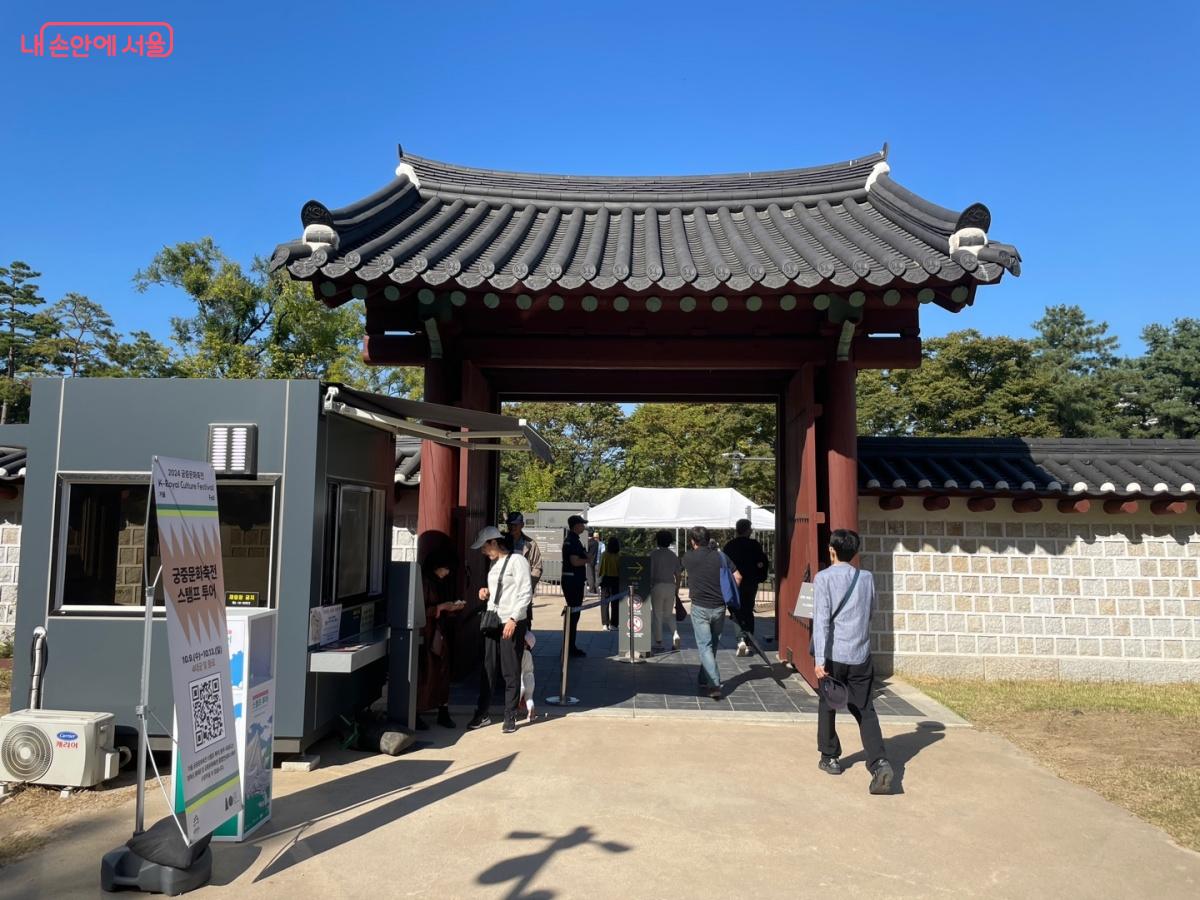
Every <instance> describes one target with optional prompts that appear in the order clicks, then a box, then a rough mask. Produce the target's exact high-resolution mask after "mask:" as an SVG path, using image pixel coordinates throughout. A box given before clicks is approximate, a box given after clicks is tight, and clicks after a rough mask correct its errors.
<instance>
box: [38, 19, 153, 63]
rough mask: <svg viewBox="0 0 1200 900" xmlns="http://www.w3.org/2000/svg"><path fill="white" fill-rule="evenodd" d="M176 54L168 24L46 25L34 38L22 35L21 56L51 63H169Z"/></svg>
mask: <svg viewBox="0 0 1200 900" xmlns="http://www.w3.org/2000/svg"><path fill="white" fill-rule="evenodd" d="M174 52H175V29H174V28H172V27H171V25H170V23H168V22H43V23H42V27H41V28H39V29H38V30H37V31H36V32H35V33H34V34H31V35H26V34H24V33H22V35H21V53H23V54H28V55H30V56H42V57H49V58H50V59H88V58H89V57H93V56H103V57H116V56H120V57H126V56H130V57H142V58H144V59H166V58H167V57H168V56H170V55H171V54H172V53H174Z"/></svg>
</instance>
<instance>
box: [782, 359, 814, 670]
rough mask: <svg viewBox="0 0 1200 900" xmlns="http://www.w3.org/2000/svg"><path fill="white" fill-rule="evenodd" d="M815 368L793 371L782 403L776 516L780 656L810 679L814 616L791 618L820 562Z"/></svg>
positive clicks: (808, 367)
mask: <svg viewBox="0 0 1200 900" xmlns="http://www.w3.org/2000/svg"><path fill="white" fill-rule="evenodd" d="M813 390H814V388H813V369H812V367H811V366H805V367H804V368H803V369H802V370H801V371H799V372H797V373H796V374H795V375H794V376H792V379H791V381H790V382H789V384H788V387H787V390H786V392H785V393H784V396H783V398H782V401H781V403H780V415H779V437H778V449H777V450H776V455H777V457H778V459H779V474H778V478H779V490H780V498H779V499H780V502H779V510H778V513H777V516H776V529H777V531H776V542H777V543H776V557H775V559H776V566H775V574H776V578H777V582H778V584H777V588H776V595H775V607H776V625H777V628H778V632H777V633H778V635H779V658H780V659H781V660H783V661H784V662H790V663H791V664H792V665H793V666H795V667H796V670H797V671H798V672H800V673H801V674H802V675H803V676H804V677H805V678H806V679H807V680H808V681H809V683H810V684H811V683H812V682H813V659H812V654H811V653H810V652H809V647H808V645H809V641H810V639H811V637H812V622H811V620H808V619H802V620H797V619H794V618H792V612H793V611H794V610H795V608H796V600H797V598H798V597H799V594H800V585H801V584H802V583H803V582H805V581H811V580H812V576H813V575H815V574H816V572H817V569H818V568H820V560H819V559H818V556H817V528H818V526H819V524H820V514H819V513H818V512H817V460H818V454H817V437H816V430H817V429H816V408H815V403H814V395H813Z"/></svg>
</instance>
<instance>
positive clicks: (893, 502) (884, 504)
mask: <svg viewBox="0 0 1200 900" xmlns="http://www.w3.org/2000/svg"><path fill="white" fill-rule="evenodd" d="M902 506H904V498H903V497H902V496H900V495H899V494H887V495H885V496H882V497H880V498H879V508H880V509H900V508H901V507H902Z"/></svg>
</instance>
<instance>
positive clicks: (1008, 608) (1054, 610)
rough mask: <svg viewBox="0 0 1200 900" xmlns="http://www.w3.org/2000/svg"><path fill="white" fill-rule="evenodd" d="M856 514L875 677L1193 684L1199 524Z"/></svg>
mask: <svg viewBox="0 0 1200 900" xmlns="http://www.w3.org/2000/svg"><path fill="white" fill-rule="evenodd" d="M1047 508H1048V509H1050V510H1052V511H1051V512H1041V513H1031V514H1018V513H1014V512H1013V511H1012V509H1011V505H1010V504H1009V503H1008V502H1007V501H1003V500H1000V501H998V502H997V505H996V509H995V510H993V511H992V512H989V513H972V512H969V511H968V510H967V508H966V503H965V501H964V500H961V499H956V500H953V501H951V505H950V507H949V508H948V509H946V510H941V511H937V512H929V511H926V510H925V509H924V507H923V506H922V504H921V501H920V499H919V498H909V499H908V501H907V502H906V504H905V505H904V507H903V508H901V509H899V510H894V511H885V510H882V509H880V508H879V505H878V503H877V501H876V500H875V498H873V497H864V498H862V500H861V502H860V507H859V522H860V529H861V531H862V534H863V540H864V546H863V553H862V564H863V566H864V567H865V568H867V569H870V570H871V571H873V572H874V573H875V576H876V581H877V585H878V590H879V609H878V612H877V613H876V616H875V619H874V622H873V627H872V631H873V634H872V642H873V649H874V651H875V652H876V654H877V660H878V661H879V663H880V665H881V667H885V668H888V669H892V670H894V671H897V672H901V673H904V672H910V673H921V674H929V675H947V676H968V677H978V678H1029V677H1046V678H1059V677H1061V678H1069V679H1131V680H1135V681H1178V680H1197V681H1200V575H1198V572H1197V569H1198V567H1200V516H1198V515H1197V514H1196V512H1195V507H1194V505H1189V511H1188V512H1187V513H1186V514H1184V515H1181V516H1154V515H1150V514H1149V513H1144V514H1135V515H1107V514H1105V513H1103V512H1099V513H1094V512H1093V513H1088V514H1086V515H1082V516H1081V515H1063V514H1060V513H1058V512H1057V511H1056V510H1054V507H1053V505H1051V504H1047Z"/></svg>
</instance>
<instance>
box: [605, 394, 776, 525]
mask: <svg viewBox="0 0 1200 900" xmlns="http://www.w3.org/2000/svg"><path fill="white" fill-rule="evenodd" d="M626 430H627V432H628V435H629V436H628V438H627V450H626V467H625V474H626V477H627V479H628V482H629V484H637V485H640V486H642V487H733V488H737V489H738V490H739V491H741V492H742V493H743V494H745V495H746V496H747V497H749V498H750V499H751V500H753V501H754V502H755V503H758V504H759V505H762V506H774V505H775V463H774V461H773V459H774V456H775V431H776V416H775V407H774V405H773V404H769V403H746V404H719V403H697V404H687V403H647V404H643V405H642V406H639V407H637V408H636V409H635V410H634V411H633V413H632V415H630V416H629V419H628V423H627V429H626ZM735 452H737V453H741V454H743V455H745V456H748V457H764V458H766V459H769V460H772V461H763V460H753V459H751V460H748V461H746V462H743V463H741V464H740V465H737V464H735V461H734V460H733V459H731V458H730V457H729V456H726V455H725V454H730V453H735Z"/></svg>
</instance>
